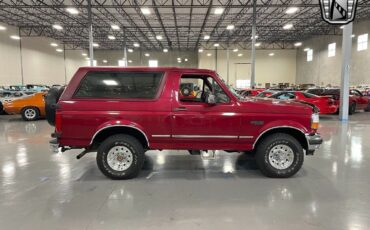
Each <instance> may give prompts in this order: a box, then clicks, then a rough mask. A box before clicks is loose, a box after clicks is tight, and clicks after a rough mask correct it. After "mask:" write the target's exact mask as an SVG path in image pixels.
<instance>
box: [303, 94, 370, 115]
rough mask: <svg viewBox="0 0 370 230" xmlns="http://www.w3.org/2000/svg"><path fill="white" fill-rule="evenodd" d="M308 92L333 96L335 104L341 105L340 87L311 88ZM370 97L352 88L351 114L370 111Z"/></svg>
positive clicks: (350, 95)
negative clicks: (358, 111)
mask: <svg viewBox="0 0 370 230" xmlns="http://www.w3.org/2000/svg"><path fill="white" fill-rule="evenodd" d="M306 92H307V93H312V94H315V95H318V96H332V98H333V99H334V104H335V105H337V106H338V107H339V106H340V89H338V88H329V89H309V90H307V91H306ZM369 103H370V98H369V97H368V96H364V95H363V94H362V93H361V92H360V91H359V90H357V89H350V91H349V114H353V113H355V112H356V111H357V110H365V111H370V105H369Z"/></svg>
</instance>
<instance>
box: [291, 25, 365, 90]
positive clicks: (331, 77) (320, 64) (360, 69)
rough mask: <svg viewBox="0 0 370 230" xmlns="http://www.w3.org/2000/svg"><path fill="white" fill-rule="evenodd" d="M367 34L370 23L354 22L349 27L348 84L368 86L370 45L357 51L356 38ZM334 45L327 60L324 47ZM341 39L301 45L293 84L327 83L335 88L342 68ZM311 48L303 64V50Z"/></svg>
mask: <svg viewBox="0 0 370 230" xmlns="http://www.w3.org/2000/svg"><path fill="white" fill-rule="evenodd" d="M365 33H368V34H369V38H370V20H368V21H361V22H356V23H354V25H353V34H354V35H355V37H354V38H353V39H352V63H351V76H350V84H351V85H356V84H370V74H369V73H370V43H368V49H367V50H363V51H357V36H358V35H361V34H365ZM333 42H335V43H336V55H335V56H334V57H328V45H329V44H330V43H333ZM341 46H342V36H341V35H337V36H318V37H315V38H312V39H310V40H307V41H304V45H303V46H302V48H301V49H299V50H298V51H297V83H314V84H317V85H321V86H326V85H328V84H330V85H332V86H339V85H340V81H341V65H342V47H341ZM306 47H309V48H311V49H313V54H314V56H313V60H312V61H311V62H307V53H306V52H305V51H304V50H303V49H304V48H306Z"/></svg>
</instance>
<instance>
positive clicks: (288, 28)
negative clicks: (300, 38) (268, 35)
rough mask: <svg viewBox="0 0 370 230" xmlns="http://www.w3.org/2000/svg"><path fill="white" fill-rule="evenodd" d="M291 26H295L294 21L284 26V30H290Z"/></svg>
mask: <svg viewBox="0 0 370 230" xmlns="http://www.w3.org/2000/svg"><path fill="white" fill-rule="evenodd" d="M291 28H293V24H292V23H288V24H286V25H284V26H283V29H284V30H290V29H291Z"/></svg>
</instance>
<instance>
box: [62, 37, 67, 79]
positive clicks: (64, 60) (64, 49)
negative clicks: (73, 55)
mask: <svg viewBox="0 0 370 230" xmlns="http://www.w3.org/2000/svg"><path fill="white" fill-rule="evenodd" d="M63 63H64V84H65V85H67V64H66V45H65V44H63Z"/></svg>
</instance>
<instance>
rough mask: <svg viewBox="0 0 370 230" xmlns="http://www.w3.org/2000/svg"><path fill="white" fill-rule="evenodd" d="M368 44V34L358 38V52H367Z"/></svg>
mask: <svg viewBox="0 0 370 230" xmlns="http://www.w3.org/2000/svg"><path fill="white" fill-rule="evenodd" d="M367 43H368V34H362V35H359V36H358V37H357V51H361V50H366V49H367Z"/></svg>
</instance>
